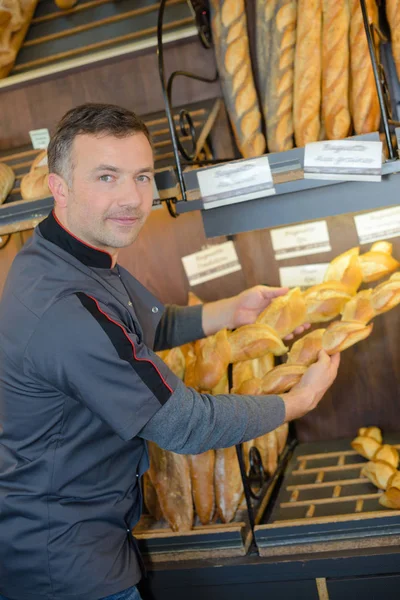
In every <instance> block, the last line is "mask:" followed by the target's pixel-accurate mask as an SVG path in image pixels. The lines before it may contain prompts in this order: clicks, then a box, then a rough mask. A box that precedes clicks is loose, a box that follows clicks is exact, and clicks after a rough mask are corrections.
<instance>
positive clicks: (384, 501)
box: [379, 471, 400, 509]
mask: <svg viewBox="0 0 400 600" xmlns="http://www.w3.org/2000/svg"><path fill="white" fill-rule="evenodd" d="M379 504H381V505H382V506H384V507H385V508H396V509H399V508H400V473H399V471H396V472H395V473H393V475H392V476H391V477H390V479H389V480H388V483H387V489H386V492H385V493H384V494H382V496H381V497H380V498H379Z"/></svg>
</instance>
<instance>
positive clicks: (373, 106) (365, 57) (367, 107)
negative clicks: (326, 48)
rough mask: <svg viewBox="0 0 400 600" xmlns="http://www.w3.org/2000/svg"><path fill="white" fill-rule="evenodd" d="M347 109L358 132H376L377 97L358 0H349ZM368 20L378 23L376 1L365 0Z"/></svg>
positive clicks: (378, 111)
mask: <svg viewBox="0 0 400 600" xmlns="http://www.w3.org/2000/svg"><path fill="white" fill-rule="evenodd" d="M350 7H351V18H350V65H351V92H350V98H351V103H350V108H351V113H352V117H353V123H354V129H355V132H356V133H357V134H362V133H370V132H371V131H378V129H379V123H380V110H379V100H378V94H377V91H376V85H375V79H374V74H373V70H372V63H371V57H370V54H369V50H368V42H367V36H366V33H365V29H364V22H363V16H362V12H361V5H360V0H350ZM366 7H367V12H368V18H369V22H370V23H375V24H377V21H378V8H377V5H376V2H375V0H366Z"/></svg>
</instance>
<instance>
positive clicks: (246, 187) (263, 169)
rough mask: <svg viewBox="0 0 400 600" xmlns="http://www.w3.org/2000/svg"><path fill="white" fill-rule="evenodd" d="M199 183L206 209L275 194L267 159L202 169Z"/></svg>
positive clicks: (265, 157)
mask: <svg viewBox="0 0 400 600" xmlns="http://www.w3.org/2000/svg"><path fill="white" fill-rule="evenodd" d="M197 179H198V181H199V187H200V194H201V197H202V200H203V205H204V209H209V208H216V207H217V206H224V205H226V204H236V203H238V202H244V201H246V200H255V199H256V198H264V197H265V196H271V195H272V194H275V188H274V184H273V181H272V174H271V168H270V166H269V160H268V157H267V156H260V157H258V158H253V159H249V160H238V161H234V162H230V163H227V164H225V165H221V166H218V167H210V168H209V169H202V170H200V171H199V172H198V173H197Z"/></svg>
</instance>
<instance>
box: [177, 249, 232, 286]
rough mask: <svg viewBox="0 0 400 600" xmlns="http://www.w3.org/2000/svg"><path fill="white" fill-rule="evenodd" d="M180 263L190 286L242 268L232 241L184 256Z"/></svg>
mask: <svg viewBox="0 0 400 600" xmlns="http://www.w3.org/2000/svg"><path fill="white" fill-rule="evenodd" d="M182 263H183V268H184V269H185V273H186V275H187V278H188V280H189V284H190V285H191V286H193V285H199V284H200V283H204V282H205V281H210V280H211V279H216V278H217V277H223V276H224V275H229V273H234V272H235V271H240V270H241V268H242V267H241V266H240V262H239V259H238V256H237V254H236V250H235V246H234V244H233V242H225V243H224V244H218V245H216V246H211V247H209V248H206V249H205V250H200V252H195V253H194V254H189V255H188V256H184V257H183V258H182Z"/></svg>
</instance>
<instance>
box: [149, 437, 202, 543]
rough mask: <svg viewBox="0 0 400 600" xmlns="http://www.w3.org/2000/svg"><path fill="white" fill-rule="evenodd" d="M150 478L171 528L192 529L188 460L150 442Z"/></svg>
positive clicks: (191, 500)
mask: <svg viewBox="0 0 400 600" xmlns="http://www.w3.org/2000/svg"><path fill="white" fill-rule="evenodd" d="M148 448H149V455H150V469H149V475H150V479H151V481H152V483H153V485H154V487H155V489H156V491H157V497H158V501H159V503H160V507H161V510H162V514H163V515H164V518H165V519H166V520H167V521H168V523H169V525H170V527H171V529H172V531H190V529H191V528H192V526H193V499H192V486H191V480H190V471H189V464H188V459H187V457H186V456H183V455H182V454H175V453H174V452H168V451H167V450H163V449H162V448H159V447H158V446H157V445H156V444H154V443H153V442H149V444H148Z"/></svg>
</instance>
